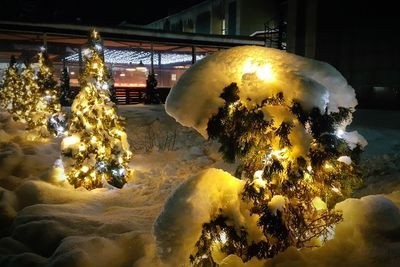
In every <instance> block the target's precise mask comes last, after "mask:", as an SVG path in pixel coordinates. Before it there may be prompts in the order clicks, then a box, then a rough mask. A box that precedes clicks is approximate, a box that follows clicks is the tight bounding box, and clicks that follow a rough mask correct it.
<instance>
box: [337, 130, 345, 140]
mask: <svg viewBox="0 0 400 267" xmlns="http://www.w3.org/2000/svg"><path fill="white" fill-rule="evenodd" d="M343 134H344V131H343V130H342V129H337V131H336V136H337V137H339V138H341V137H342V136H343Z"/></svg>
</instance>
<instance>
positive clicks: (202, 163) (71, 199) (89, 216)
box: [0, 105, 400, 267]
mask: <svg viewBox="0 0 400 267" xmlns="http://www.w3.org/2000/svg"><path fill="white" fill-rule="evenodd" d="M119 113H120V114H121V115H123V116H124V117H126V123H127V134H128V137H129V143H130V145H131V149H132V152H133V154H134V156H133V158H132V159H131V162H130V166H131V167H132V168H134V169H135V172H134V179H133V180H132V181H131V182H129V183H128V184H126V185H125V186H124V188H123V189H121V190H111V189H96V190H92V191H86V190H83V189H74V188H72V187H71V186H70V185H69V184H68V183H67V182H66V181H62V180H60V179H59V175H58V174H57V169H54V168H53V165H54V162H55V161H56V160H57V159H58V158H59V157H60V141H61V140H59V139H50V140H42V141H30V139H31V138H30V137H29V136H27V134H26V133H25V132H24V131H23V130H22V129H23V128H22V126H21V125H20V124H18V123H15V122H13V121H12V120H11V119H10V116H9V115H8V114H7V113H6V112H1V113H0V266H2V267H3V266H4V267H5V266H10V267H11V266H12V267H14V266H15V267H17V266H18V267H19V266H29V267H31V266H57V267H58V266H68V267H70V266H79V267H82V266H85V267H88V266H96V267H101V266H115V267H119V266H121V267H125V266H164V265H163V264H162V263H161V262H160V259H159V257H158V255H157V248H156V242H155V238H154V235H153V224H154V222H155V220H156V218H157V217H158V215H159V214H160V212H161V211H162V208H163V206H164V204H165V202H166V201H167V199H168V197H169V196H170V195H171V194H172V193H173V192H174V191H175V190H176V188H177V187H178V186H179V185H180V184H182V182H184V181H187V180H188V178H190V177H192V176H195V175H197V174H199V173H201V172H202V171H204V170H206V169H208V168H220V169H224V170H227V171H232V170H234V166H231V165H227V164H224V163H223V162H222V159H221V157H220V155H219V154H218V152H217V150H218V145H217V144H216V143H213V142H209V141H206V140H204V139H203V137H202V136H201V135H200V134H199V133H197V132H196V131H194V130H192V129H189V128H185V127H183V126H181V125H179V124H178V123H176V122H175V120H174V119H173V118H171V117H169V116H168V115H167V114H166V113H165V111H164V107H163V106H161V105H160V106H143V105H136V106H121V107H120V109H119ZM350 128H351V129H356V130H358V131H359V132H360V133H361V134H362V135H363V136H364V137H365V138H366V139H367V140H368V143H369V145H368V147H367V148H366V151H365V153H364V155H363V160H362V167H363V173H364V174H365V175H366V177H365V186H364V187H363V188H361V189H359V190H358V191H356V192H355V196H356V197H363V198H361V199H360V198H354V199H348V200H346V201H344V202H342V203H339V204H338V208H340V209H342V210H343V212H344V221H343V222H342V223H341V224H339V225H338V226H337V228H336V234H335V237H334V239H332V240H330V241H328V243H327V244H326V245H325V246H324V247H322V248H319V249H314V250H301V251H298V250H296V249H289V250H287V251H285V252H284V253H281V254H280V255H278V256H277V257H275V258H274V259H273V260H269V261H266V262H257V261H253V262H251V263H248V265H251V266H398V264H399V262H400V212H399V207H400V151H399V150H400V112H390V111H372V110H359V111H357V112H356V113H355V115H354V120H353V124H352V125H351V126H350ZM215 184H216V185H217V184H218V181H216V182H215ZM210 190H211V188H210ZM206 192H207V190H206V189H205V191H204V193H205V194H206ZM376 194H384V195H376ZM201 204H202V203H199V207H200V206H201ZM182 207H184V205H182ZM178 212H180V213H182V214H185V213H186V212H187V210H179V211H178ZM183 217H184V216H183ZM182 227H185V225H183V226H182ZM187 227H188V228H190V226H187ZM170 249H171V250H172V254H173V253H174V245H173V244H171V248H170ZM176 253H177V254H179V253H180V252H179V251H176ZM223 266H241V263H240V262H239V261H237V259H236V258H234V257H231V258H227V259H226V261H225V263H224V264H223Z"/></svg>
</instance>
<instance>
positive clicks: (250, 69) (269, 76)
mask: <svg viewBox="0 0 400 267" xmlns="http://www.w3.org/2000/svg"><path fill="white" fill-rule="evenodd" d="M242 71H243V73H244V74H246V73H255V74H256V75H257V77H258V78H259V79H260V80H263V81H266V82H273V81H275V74H274V72H273V70H272V65H271V64H269V63H266V64H263V65H259V64H255V63H253V60H252V59H250V60H248V61H246V62H245V64H244V66H243V69H242Z"/></svg>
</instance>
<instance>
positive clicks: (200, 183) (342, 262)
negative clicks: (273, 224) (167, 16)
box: [154, 169, 400, 267]
mask: <svg viewBox="0 0 400 267" xmlns="http://www.w3.org/2000/svg"><path fill="white" fill-rule="evenodd" d="M227 184H229V185H230V186H226V185H227ZM242 186H243V183H242V181H240V180H238V179H236V178H235V177H233V176H231V175H229V174H228V173H226V172H223V171H221V170H218V169H210V170H207V171H205V172H204V173H202V174H200V175H198V176H195V177H192V178H190V179H188V180H187V181H186V182H185V183H183V184H182V185H181V186H180V187H179V188H178V189H177V191H176V192H175V193H174V194H173V195H172V196H171V197H170V199H169V200H168V201H167V203H166V205H165V207H164V210H163V211H162V213H161V214H160V216H159V217H158V219H157V220H156V223H155V226H154V234H155V237H156V242H157V249H158V253H159V255H160V257H161V260H162V261H163V262H164V263H165V264H167V265H168V266H182V265H184V264H188V259H189V255H190V254H191V252H192V250H193V248H194V244H195V242H196V241H197V240H198V238H199V236H200V234H201V228H202V225H203V224H204V223H206V222H208V221H209V220H210V218H209V214H210V211H215V210H219V209H224V210H228V211H230V212H231V214H235V215H236V216H237V218H240V219H241V220H250V219H251V217H249V216H248V215H246V214H245V211H244V210H245V209H244V207H242V206H241V205H243V203H240V202H242V201H240V196H239V194H240V190H241V188H242ZM224 201H225V202H224ZM221 203H225V204H221ZM399 204H400V192H396V193H392V194H391V195H388V196H383V195H370V196H366V197H363V198H361V199H354V198H352V199H347V200H345V201H343V202H341V203H339V204H337V205H336V207H335V209H337V210H341V211H342V212H343V217H344V220H343V222H341V223H339V224H338V225H337V226H336V229H335V234H334V236H333V239H331V240H329V241H328V242H327V243H326V244H325V245H324V246H323V247H320V248H316V249H301V250H298V249H296V248H289V249H288V250H286V251H284V252H282V253H280V254H278V255H277V256H276V257H274V258H273V259H270V260H263V261H260V260H257V259H252V260H251V261H249V262H247V263H243V262H242V260H241V259H240V258H239V257H237V256H236V255H229V256H227V257H225V258H214V259H215V260H217V263H218V264H220V266H227V267H228V266H229V267H235V266H243V267H245V266H251V267H255V266H257V267H261V266H265V267H272V266H280V267H291V266H309V267H312V266H360V267H365V266H371V267H372V266H397V264H398V261H399V260H400V254H399V252H400V236H399V235H398V233H399V231H400V209H399ZM221 205H224V206H221ZM253 217H254V216H253ZM253 219H254V218H253ZM213 253H217V252H216V251H213ZM220 256H221V255H220ZM185 266H186V265H185Z"/></svg>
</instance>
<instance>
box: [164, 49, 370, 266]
mask: <svg viewBox="0 0 400 267" xmlns="http://www.w3.org/2000/svg"><path fill="white" fill-rule="evenodd" d="M356 103H357V101H356V99H355V96H354V90H353V89H352V88H351V87H350V86H349V85H348V84H347V82H346V80H345V79H344V78H343V77H342V76H341V75H340V73H338V72H337V71H336V70H335V69H334V68H333V67H331V66H330V65H328V64H325V63H322V62H317V61H313V60H309V59H305V58H301V57H298V56H294V55H290V54H288V53H284V52H282V51H279V50H275V49H268V48H261V47H237V48H233V49H229V50H226V51H222V52H218V53H216V54H214V55H212V56H209V57H208V58H206V59H204V60H202V61H200V62H199V63H197V64H196V65H195V66H193V67H192V68H191V69H190V70H188V71H187V72H186V73H185V74H184V75H183V76H182V78H181V79H180V80H179V81H178V83H177V85H176V86H175V87H174V88H173V89H172V91H171V93H170V95H169V96H168V98H167V103H166V110H167V112H168V113H169V114H170V115H172V116H173V117H174V118H175V119H176V120H177V121H179V122H181V123H182V124H184V125H186V126H191V127H194V128H196V129H197V130H198V131H199V132H200V133H201V134H203V135H204V136H205V137H209V138H211V139H217V140H218V141H219V142H220V143H221V148H220V152H221V153H222V154H223V156H224V158H225V159H226V160H227V161H232V162H235V161H236V162H238V163H239V168H238V170H237V172H236V175H237V176H238V177H239V178H242V179H244V180H245V186H244V188H243V190H242V191H241V192H240V197H241V199H242V201H243V202H246V203H248V204H249V205H250V206H251V207H250V208H249V209H248V210H247V213H248V214H250V215H252V216H253V218H256V225H249V224H248V222H244V223H243V224H239V225H238V224H233V223H232V221H235V218H234V217H232V216H230V215H229V214H226V213H225V212H224V211H223V210H217V209H212V210H209V212H210V221H208V222H204V221H203V222H202V223H203V228H202V232H201V234H200V236H199V237H198V241H197V242H196V249H194V250H193V253H192V255H191V256H190V259H191V262H192V264H194V265H198V266H202V265H203V264H212V265H213V264H216V262H215V261H214V258H215V253H216V252H215V251H218V252H219V253H222V254H224V255H229V254H236V255H237V256H239V257H240V258H241V259H242V260H243V261H248V260H250V259H252V258H254V257H256V258H259V259H261V258H271V257H274V256H275V255H277V254H278V253H279V252H282V251H284V250H286V249H287V248H288V247H290V246H294V247H297V248H303V247H313V246H319V245H321V243H323V242H324V241H325V240H326V239H328V238H330V237H331V235H332V232H333V229H334V225H335V224H336V223H337V222H339V221H340V220H341V214H340V212H339V211H335V210H333V207H334V204H335V203H337V202H338V201H339V200H342V199H343V198H346V197H348V196H349V195H350V194H351V191H352V188H353V187H354V186H356V185H357V184H359V182H360V180H359V176H358V173H357V171H356V166H355V164H354V162H356V161H357V158H358V154H359V152H360V150H361V148H362V147H363V146H364V145H365V143H366V142H365V140H364V139H363V138H362V137H361V136H360V135H358V133H357V132H353V133H346V132H345V127H346V126H347V125H348V124H349V123H350V122H351V118H352V117H351V113H352V112H353V111H354V107H355V105H356ZM227 186H228V185H227ZM199 205H201V203H199ZM255 226H256V227H258V228H259V229H260V231H261V234H260V236H256V237H254V236H252V235H250V234H249V232H250V231H252V230H251V229H253V228H254V227H255Z"/></svg>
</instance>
